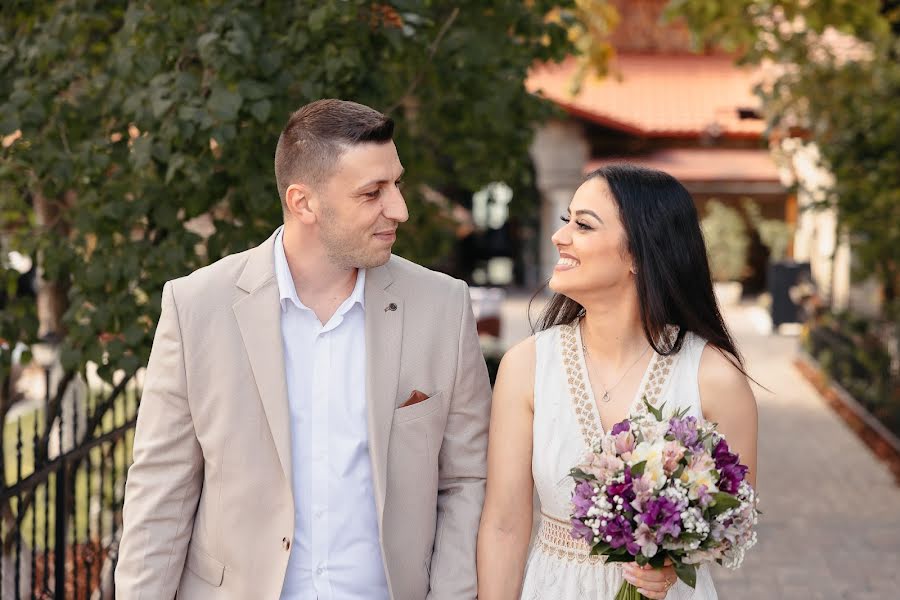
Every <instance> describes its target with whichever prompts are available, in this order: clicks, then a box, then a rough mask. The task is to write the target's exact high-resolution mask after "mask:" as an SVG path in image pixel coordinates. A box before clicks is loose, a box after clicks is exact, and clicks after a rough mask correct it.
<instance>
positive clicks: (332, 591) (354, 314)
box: [275, 229, 388, 600]
mask: <svg viewBox="0 0 900 600" xmlns="http://www.w3.org/2000/svg"><path fill="white" fill-rule="evenodd" d="M283 233H284V232H283V229H282V230H280V231H279V232H278V235H277V237H276V239H275V276H276V278H277V280H278V290H279V293H280V295H281V335H282V339H283V340H284V363H285V364H284V371H285V377H286V381H287V393H288V403H289V405H290V415H291V424H290V425H291V458H292V460H293V482H292V484H293V491H294V517H295V529H294V540H293V543H292V545H291V556H290V560H289V562H288V567H287V573H286V575H285V578H284V586H283V588H282V591H281V598H282V600H356V599H360V600H361V599H363V598H365V599H366V600H382V599H383V600H387V598H388V587H387V581H386V578H385V574H384V566H383V562H382V558H381V547H380V543H379V536H378V520H377V517H376V514H375V498H374V495H373V492H372V467H371V463H370V461H369V440H368V429H367V416H366V338H365V297H364V289H365V281H366V272H365V270H364V269H360V270H359V274H358V275H357V278H356V286H355V287H354V289H353V292H352V293H351V294H350V296H349V297H348V298H347V299H346V300H344V302H343V304H341V306H340V307H339V308H338V309H337V311H336V312H335V313H334V315H332V317H331V319H329V321H328V322H327V323H325V324H324V325H322V323H321V322H320V321H319V319H318V317H316V315H315V313H314V312H313V311H312V310H310V309H309V308H307V307H306V306H304V305H303V303H302V302H301V301H300V298H299V296H298V295H297V290H296V288H295V286H294V281H293V278H292V277H291V272H290V268H289V267H288V263H287V258H286V257H285V253H284V244H283V241H282V238H283Z"/></svg>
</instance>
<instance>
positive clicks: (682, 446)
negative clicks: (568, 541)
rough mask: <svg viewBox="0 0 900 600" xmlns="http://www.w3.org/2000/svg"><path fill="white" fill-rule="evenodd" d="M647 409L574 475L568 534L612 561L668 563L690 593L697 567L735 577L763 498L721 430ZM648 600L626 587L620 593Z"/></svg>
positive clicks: (620, 598) (622, 598)
mask: <svg viewBox="0 0 900 600" xmlns="http://www.w3.org/2000/svg"><path fill="white" fill-rule="evenodd" d="M644 406H646V407H647V413H641V414H639V415H636V416H633V417H632V418H630V419H628V420H625V421H622V422H621V423H618V424H616V425H615V427H613V428H612V429H611V430H610V431H609V433H607V434H606V435H604V436H603V437H602V438H601V440H600V443H599V444H598V446H597V447H595V448H593V450H592V451H591V452H589V453H588V454H587V455H586V456H585V459H584V462H583V463H582V464H580V465H578V466H576V467H575V468H573V469H572V471H571V475H572V477H573V478H574V480H575V490H574V491H573V493H572V507H573V508H572V521H571V522H572V533H571V535H572V537H573V538H575V539H583V540H585V541H586V542H587V544H588V545H589V546H590V547H591V554H597V555H603V556H605V557H606V561H607V562H637V563H638V564H639V565H641V566H644V565H647V564H649V565H651V566H653V567H655V568H662V567H663V566H664V564H665V561H666V559H669V560H670V561H671V562H672V564H673V566H674V568H675V572H676V573H677V575H678V578H679V579H681V580H682V581H684V582H685V583H686V584H687V585H689V586H690V587H692V588H693V587H695V585H696V581H697V570H696V569H697V566H698V565H700V564H703V563H711V562H717V563H719V564H721V565H724V566H726V567H729V568H732V569H736V568H737V567H738V566H740V563H741V561H742V560H743V557H744V552H745V551H746V550H748V549H749V548H750V547H752V546H753V545H754V544H755V543H756V532H755V531H754V529H753V526H754V525H755V524H756V521H757V515H758V511H757V508H756V504H757V496H756V492H755V491H754V490H753V488H752V487H750V484H749V483H747V482H746V481H744V477H745V476H746V474H747V467H746V466H744V465H742V464H740V462H739V461H738V456H737V455H736V454H733V453H732V452H730V451H729V449H728V443H727V442H726V441H725V438H724V437H722V436H721V435H720V434H719V433H718V432H717V431H716V429H715V427H716V425H715V424H714V423H699V422H698V421H697V419H695V418H694V417H689V416H685V412H684V411H681V412H678V413H676V414H675V415H674V416H672V417H671V418H670V419H668V420H664V419H663V416H662V411H661V409H657V408H655V407H653V406H652V405H651V404H650V403H649V402H647V401H646V399H644ZM641 598H644V596H643V595H641V594H640V593H639V592H638V591H637V588H635V587H634V586H633V585H632V584H630V583H628V582H627V581H626V582H624V583H623V584H622V587H621V588H620V589H619V592H618V594H616V600H632V599H635V600H637V599H641Z"/></svg>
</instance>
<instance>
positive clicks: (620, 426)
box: [609, 419, 631, 435]
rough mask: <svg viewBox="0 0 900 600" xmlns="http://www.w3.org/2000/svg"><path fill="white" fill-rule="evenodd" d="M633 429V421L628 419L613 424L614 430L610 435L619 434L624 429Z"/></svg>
mask: <svg viewBox="0 0 900 600" xmlns="http://www.w3.org/2000/svg"><path fill="white" fill-rule="evenodd" d="M630 429H631V422H630V421H628V420H627V419H626V420H625V421H621V422H619V423H616V424H615V425H613V428H612V430H611V431H610V432H609V434H610V435H619V434H620V433H622V432H623V431H629V430H630Z"/></svg>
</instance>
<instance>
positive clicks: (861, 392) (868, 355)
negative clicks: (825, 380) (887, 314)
mask: <svg viewBox="0 0 900 600" xmlns="http://www.w3.org/2000/svg"><path fill="white" fill-rule="evenodd" d="M896 331H897V329H896V326H895V325H892V324H888V323H882V322H876V321H872V320H866V319H862V318H859V317H856V316H854V315H850V314H846V313H844V314H837V315H834V314H829V315H825V316H823V317H822V318H821V320H820V321H818V322H816V323H812V324H810V326H809V327H808V330H807V332H806V334H805V335H804V338H803V346H804V348H805V349H806V351H807V352H809V354H810V355H812V356H813V357H814V358H815V359H816V360H817V361H818V362H819V364H820V365H821V366H822V368H823V369H824V370H825V372H826V373H828V375H829V376H830V377H831V378H833V379H834V380H835V381H836V382H837V383H839V384H840V385H841V387H843V388H844V389H845V390H847V391H848V392H849V393H850V395H851V396H853V398H854V399H856V401H857V402H859V403H860V404H861V405H862V406H863V407H865V408H866V410H868V411H869V412H870V413H871V414H872V415H873V416H874V417H875V418H876V419H878V420H879V421H881V423H882V424H883V425H884V426H885V427H887V428H888V429H890V430H891V431H893V432H894V433H895V434H896V435H900V373H898V372H897V370H896V369H894V368H893V367H892V357H891V353H890V350H889V346H890V344H891V338H893V337H895V336H896Z"/></svg>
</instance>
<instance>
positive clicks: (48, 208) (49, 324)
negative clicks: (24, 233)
mask: <svg viewBox="0 0 900 600" xmlns="http://www.w3.org/2000/svg"><path fill="white" fill-rule="evenodd" d="M67 199H68V198H67ZM33 200H34V215H35V220H36V223H37V225H38V228H40V229H43V230H44V234H45V235H48V236H53V237H57V236H58V237H65V236H67V235H68V233H69V231H68V229H69V228H68V225H67V223H66V221H65V219H64V217H63V214H62V213H63V210H64V208H65V204H66V203H65V202H63V201H60V200H57V199H50V198H47V197H46V196H44V194H42V193H40V192H34V194H33ZM36 258H37V260H36V262H37V281H36V286H35V287H36V288H37V313H38V322H39V327H38V337H44V336H48V335H50V336H52V337H56V338H57V339H59V338H60V337H62V335H63V322H62V317H63V314H65V312H66V310H67V309H68V292H69V285H68V282H67V281H66V280H65V279H64V278H60V279H58V280H55V281H51V280H48V279H47V278H46V277H45V270H44V267H43V257H42V256H38V257H36Z"/></svg>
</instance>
